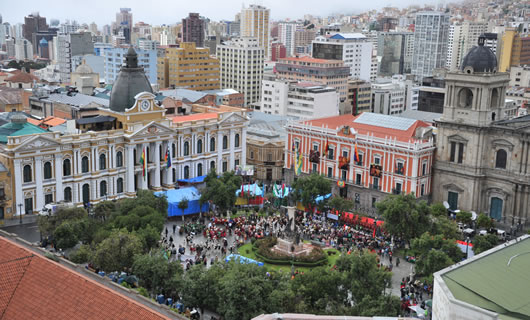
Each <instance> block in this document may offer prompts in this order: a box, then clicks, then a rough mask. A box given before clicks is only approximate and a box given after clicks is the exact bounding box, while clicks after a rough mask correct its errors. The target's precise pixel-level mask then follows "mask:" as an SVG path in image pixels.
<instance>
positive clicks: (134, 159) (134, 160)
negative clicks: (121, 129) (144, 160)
mask: <svg viewBox="0 0 530 320" xmlns="http://www.w3.org/2000/svg"><path fill="white" fill-rule="evenodd" d="M129 160H130V159H129ZM133 163H134V164H135V165H136V164H138V163H137V161H136V148H134V149H133Z"/></svg>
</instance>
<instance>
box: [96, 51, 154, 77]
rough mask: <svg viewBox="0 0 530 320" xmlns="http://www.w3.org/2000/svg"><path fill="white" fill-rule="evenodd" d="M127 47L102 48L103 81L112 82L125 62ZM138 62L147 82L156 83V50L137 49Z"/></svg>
mask: <svg viewBox="0 0 530 320" xmlns="http://www.w3.org/2000/svg"><path fill="white" fill-rule="evenodd" d="M128 49H129V48H126V47H118V48H114V47H112V48H103V55H104V57H105V59H104V68H103V70H104V75H105V82H106V83H108V84H113V83H114V81H116V78H117V77H118V74H119V73H120V70H121V67H122V66H123V63H124V62H125V56H126V55H127V51H128ZM136 52H137V54H138V64H139V65H140V66H141V67H142V68H143V69H144V72H145V75H146V76H147V79H149V83H153V84H155V83H157V52H156V51H155V50H137V51H136Z"/></svg>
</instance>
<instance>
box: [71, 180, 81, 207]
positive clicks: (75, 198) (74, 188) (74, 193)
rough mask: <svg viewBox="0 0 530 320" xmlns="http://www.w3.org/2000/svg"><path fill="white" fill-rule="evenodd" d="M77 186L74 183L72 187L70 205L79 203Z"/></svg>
mask: <svg viewBox="0 0 530 320" xmlns="http://www.w3.org/2000/svg"><path fill="white" fill-rule="evenodd" d="M77 186H78V184H77V183H74V184H73V186H72V203H74V204H75V203H78V202H81V201H79V190H78V187H77Z"/></svg>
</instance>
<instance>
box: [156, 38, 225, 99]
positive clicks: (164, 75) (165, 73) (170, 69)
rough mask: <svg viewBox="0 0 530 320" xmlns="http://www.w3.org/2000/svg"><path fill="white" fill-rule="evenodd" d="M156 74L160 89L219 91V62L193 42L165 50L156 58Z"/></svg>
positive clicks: (205, 49) (206, 49)
mask: <svg viewBox="0 0 530 320" xmlns="http://www.w3.org/2000/svg"><path fill="white" fill-rule="evenodd" d="M157 74H158V75H157V78H158V85H159V87H160V88H168V87H172V88H173V87H178V88H186V89H191V90H196V91H203V90H216V89H219V60H218V59H216V58H212V57H211V56H210V50H209V49H208V48H197V46H196V45H195V42H182V43H181V44H180V48H166V49H165V50H164V52H163V53H162V54H160V55H159V57H158V65H157Z"/></svg>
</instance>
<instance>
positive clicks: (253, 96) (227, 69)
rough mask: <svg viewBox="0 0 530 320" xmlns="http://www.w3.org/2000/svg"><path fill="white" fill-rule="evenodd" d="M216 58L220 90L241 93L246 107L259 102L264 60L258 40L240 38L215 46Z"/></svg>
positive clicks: (263, 52) (262, 50)
mask: <svg viewBox="0 0 530 320" xmlns="http://www.w3.org/2000/svg"><path fill="white" fill-rule="evenodd" d="M267 14H268V11H267ZM217 58H219V61H220V63H221V88H222V89H226V88H232V89H235V90H237V91H239V92H241V93H243V95H244V96H245V106H247V107H251V104H253V103H256V102H259V101H260V95H261V81H262V80H263V67H264V60H265V50H264V48H263V47H262V46H260V44H259V40H258V39H257V38H253V37H252V38H251V37H241V38H236V39H233V40H230V41H227V42H225V43H224V44H221V45H218V46H217Z"/></svg>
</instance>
